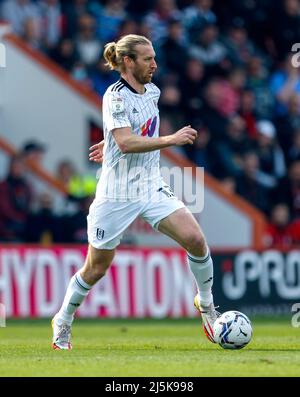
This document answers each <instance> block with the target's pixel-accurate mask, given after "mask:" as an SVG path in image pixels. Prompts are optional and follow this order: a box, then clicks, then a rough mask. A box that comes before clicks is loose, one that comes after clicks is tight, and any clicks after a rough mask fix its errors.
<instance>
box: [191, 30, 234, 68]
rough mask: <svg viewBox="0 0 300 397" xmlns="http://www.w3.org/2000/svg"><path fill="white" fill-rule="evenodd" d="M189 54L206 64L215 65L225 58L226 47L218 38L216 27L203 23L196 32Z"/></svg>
mask: <svg viewBox="0 0 300 397" xmlns="http://www.w3.org/2000/svg"><path fill="white" fill-rule="evenodd" d="M189 55H190V57H192V58H195V59H198V60H199V61H200V62H202V63H204V65H207V66H215V65H217V64H219V63H221V62H222V61H223V60H225V57H226V55H227V51H226V48H225V47H224V45H223V44H222V43H221V42H220V41H219V40H218V27H217V26H216V25H213V24H209V25H205V26H204V27H203V29H202V30H201V32H200V33H199V34H198V36H197V39H196V42H195V43H194V44H192V45H191V47H190V50H189Z"/></svg>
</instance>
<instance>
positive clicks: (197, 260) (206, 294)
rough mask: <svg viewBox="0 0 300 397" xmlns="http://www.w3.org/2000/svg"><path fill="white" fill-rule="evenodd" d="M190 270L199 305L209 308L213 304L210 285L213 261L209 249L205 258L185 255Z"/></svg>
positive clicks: (211, 283) (211, 282)
mask: <svg viewBox="0 0 300 397" xmlns="http://www.w3.org/2000/svg"><path fill="white" fill-rule="evenodd" d="M187 257H188V263H189V266H190V269H191V271H192V273H193V275H194V277H195V280H196V284H197V287H198V292H199V297H200V304H201V305H202V306H209V305H210V304H211V303H213V295H212V285H213V277H214V275H213V261H212V259H211V256H210V252H209V249H208V248H207V253H206V255H205V256H202V257H201V256H200V257H199V256H195V255H192V254H190V253H187Z"/></svg>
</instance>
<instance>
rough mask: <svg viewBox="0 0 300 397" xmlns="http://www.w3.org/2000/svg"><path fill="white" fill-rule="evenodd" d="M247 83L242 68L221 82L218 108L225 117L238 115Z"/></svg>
mask: <svg viewBox="0 0 300 397" xmlns="http://www.w3.org/2000/svg"><path fill="white" fill-rule="evenodd" d="M245 81H246V74H245V71H244V70H243V69H241V68H236V69H233V70H232V71H231V72H230V73H229V76H228V78H227V79H222V80H220V82H219V91H220V92H219V104H218V108H219V112H220V113H221V114H223V115H224V116H225V117H232V116H233V115H235V114H236V113H237V111H238V108H239V106H240V100H241V92H242V89H243V88H244V86H245Z"/></svg>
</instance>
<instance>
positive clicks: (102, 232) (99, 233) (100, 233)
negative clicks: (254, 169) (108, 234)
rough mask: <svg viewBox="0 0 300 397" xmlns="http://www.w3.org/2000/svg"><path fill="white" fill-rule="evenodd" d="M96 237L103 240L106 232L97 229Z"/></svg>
mask: <svg viewBox="0 0 300 397" xmlns="http://www.w3.org/2000/svg"><path fill="white" fill-rule="evenodd" d="M96 237H97V239H98V240H102V239H103V237H104V230H103V229H99V228H97V231H96Z"/></svg>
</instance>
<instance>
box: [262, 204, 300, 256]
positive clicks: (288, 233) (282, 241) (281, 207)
mask: <svg viewBox="0 0 300 397" xmlns="http://www.w3.org/2000/svg"><path fill="white" fill-rule="evenodd" d="M263 242H264V245H265V247H268V248H271V247H272V248H279V249H288V248H291V247H292V246H293V245H295V244H299V242H300V221H299V220H298V221H294V222H291V220H290V211H289V207H288V206H287V205H286V204H285V203H278V204H276V205H274V206H273V207H272V209H271V216H270V223H269V224H268V225H267V227H266V230H265V233H264V238H263Z"/></svg>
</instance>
